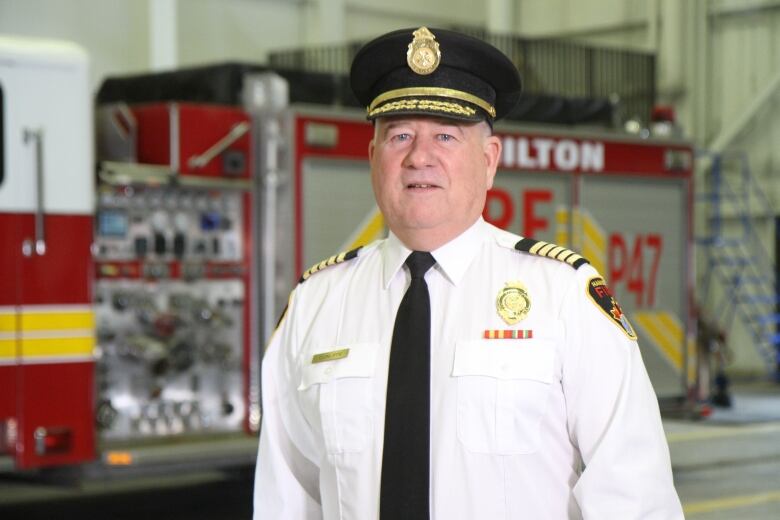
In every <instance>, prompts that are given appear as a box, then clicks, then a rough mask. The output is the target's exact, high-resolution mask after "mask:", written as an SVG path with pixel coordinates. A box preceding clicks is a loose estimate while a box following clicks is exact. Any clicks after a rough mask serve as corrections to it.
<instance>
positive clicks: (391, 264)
mask: <svg viewBox="0 0 780 520" xmlns="http://www.w3.org/2000/svg"><path fill="white" fill-rule="evenodd" d="M486 226H487V223H485V221H484V220H483V219H482V217H481V216H480V217H479V218H478V219H477V221H476V222H474V224H473V225H472V226H471V227H470V228H468V229H467V230H466V231H464V232H463V233H461V234H460V235H458V236H457V237H455V238H454V239H452V240H450V241H449V242H447V243H446V244H444V245H443V246H441V247H440V248H439V249H436V250H435V251H431V254H432V255H433V257H434V258H435V259H436V267H435V268H436V269H439V270H440V271H441V272H442V274H444V276H445V277H446V278H447V279H448V280H449V281H450V282H451V283H452V284H453V285H458V282H460V280H461V279H462V278H463V275H464V274H465V272H466V269H468V266H469V264H471V261H472V260H473V259H474V256H475V255H476V254H477V252H478V251H479V249H480V246H481V243H482V241H483V240H485V237H486V236H487V235H486V233H485V232H484V230H485V227H486ZM411 252H412V250H411V249H409V248H408V247H406V246H405V245H404V244H403V242H401V240H400V239H399V238H398V237H397V236H395V234H394V233H393V232H392V231H391V232H390V233H389V234H388V237H387V240H386V241H385V243H384V248H383V251H382V261H383V266H382V285H383V287H384V288H385V289H387V288H388V287H389V286H390V282H391V281H392V280H393V277H395V275H396V273H398V271H399V270H400V269H401V268H402V267H403V265H404V262H405V261H406V257H408V256H409V254H410V253H411Z"/></svg>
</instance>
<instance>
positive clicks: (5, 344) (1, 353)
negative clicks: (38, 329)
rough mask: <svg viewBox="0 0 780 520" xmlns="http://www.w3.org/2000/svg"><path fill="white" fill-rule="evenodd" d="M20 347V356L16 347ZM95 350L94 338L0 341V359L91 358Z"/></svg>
mask: <svg viewBox="0 0 780 520" xmlns="http://www.w3.org/2000/svg"><path fill="white" fill-rule="evenodd" d="M17 344H19V345H20V347H21V348H20V356H17V355H16V345H17ZM94 349H95V338H93V337H80V338H23V339H22V340H21V341H20V342H18V343H17V341H16V340H13V339H2V340H0V359H3V358H6V359H9V358H11V359H12V358H16V357H22V358H44V357H51V356H91V355H92V354H93V351H94Z"/></svg>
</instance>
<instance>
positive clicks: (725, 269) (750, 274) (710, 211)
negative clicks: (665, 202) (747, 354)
mask: <svg viewBox="0 0 780 520" xmlns="http://www.w3.org/2000/svg"><path fill="white" fill-rule="evenodd" d="M702 159H704V161H709V164H710V167H709V168H708V169H707V171H706V173H705V176H704V178H703V179H702V180H703V182H702V183H701V184H702V185H703V187H704V189H705V191H704V192H703V193H700V194H698V195H697V202H698V203H699V204H704V207H703V208H697V209H699V210H700V211H703V212H704V213H705V215H706V219H705V220H706V233H705V235H704V236H701V237H697V243H698V244H699V245H700V246H704V253H705V257H706V267H705V270H704V273H703V276H702V279H701V282H702V283H701V285H700V287H701V293H700V299H699V300H700V304H701V306H702V307H704V308H705V309H706V310H707V315H708V316H709V317H710V318H711V319H712V320H714V321H715V322H716V324H717V326H718V327H720V328H721V329H723V330H731V328H732V325H733V324H734V322H735V320H737V319H739V320H740V321H741V322H742V324H743V326H744V327H745V329H746V330H747V331H748V333H749V335H750V337H751V338H752V341H753V343H754V345H755V347H756V349H757V350H758V353H759V354H760V355H761V357H762V359H763V360H764V361H765V363H766V366H767V369H768V370H769V373H770V374H771V375H772V377H774V378H775V379H776V380H778V381H780V332H779V330H778V327H779V326H780V313H779V312H778V310H779V306H780V299H778V291H777V280H776V268H775V264H774V261H773V256H770V254H769V252H768V251H767V247H766V246H765V243H766V242H767V241H768V240H773V239H774V236H775V235H774V222H775V220H774V219H775V212H774V211H773V209H772V205H771V203H770V201H769V198H768V196H767V194H766V192H765V191H764V189H763V187H762V186H760V185H759V184H758V182H757V181H756V179H755V178H754V176H753V175H752V174H751V172H750V166H749V164H748V159H747V156H746V155H745V154H744V153H722V154H703V155H702ZM762 237H763V240H762Z"/></svg>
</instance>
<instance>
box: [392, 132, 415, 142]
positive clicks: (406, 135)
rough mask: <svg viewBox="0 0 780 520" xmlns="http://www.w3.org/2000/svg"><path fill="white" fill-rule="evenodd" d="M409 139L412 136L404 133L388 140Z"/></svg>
mask: <svg viewBox="0 0 780 520" xmlns="http://www.w3.org/2000/svg"><path fill="white" fill-rule="evenodd" d="M411 138H412V136H411V135H410V134H406V133H400V134H395V135H393V136H392V137H390V139H391V140H393V141H408V140H409V139H411Z"/></svg>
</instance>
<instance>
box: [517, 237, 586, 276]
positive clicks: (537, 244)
mask: <svg viewBox="0 0 780 520" xmlns="http://www.w3.org/2000/svg"><path fill="white" fill-rule="evenodd" d="M515 249H517V250H518V251H525V252H527V253H530V254H532V255H536V256H546V257H547V258H552V259H554V260H558V261H560V262H565V263H567V264H569V265H570V266H572V267H574V268H575V269H577V268H579V267H580V266H581V265H583V264H586V263H589V262H588V260H587V259H585V258H583V257H582V256H581V255H579V254H577V253H575V252H574V251H572V250H571V249H567V248H565V247H563V246H559V245H557V244H553V243H550V242H545V241H544V240H534V239H532V238H523V239H521V240H520V241H519V242H518V243H517V244H515Z"/></svg>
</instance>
